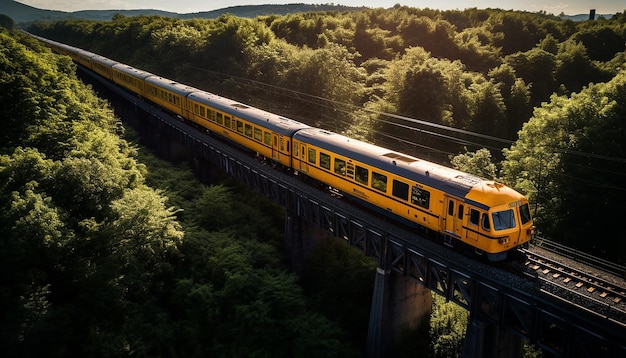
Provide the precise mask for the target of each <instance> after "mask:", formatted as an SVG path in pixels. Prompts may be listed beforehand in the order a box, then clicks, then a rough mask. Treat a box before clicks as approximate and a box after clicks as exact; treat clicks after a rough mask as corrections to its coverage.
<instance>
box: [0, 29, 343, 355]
mask: <svg viewBox="0 0 626 358" xmlns="http://www.w3.org/2000/svg"><path fill="white" fill-rule="evenodd" d="M0 31H1V30H0ZM0 42H2V43H3V44H4V45H6V46H5V47H3V50H4V48H7V50H8V51H3V52H2V55H3V56H2V57H0V60H1V62H0V65H1V66H3V67H4V68H7V67H8V66H11V68H12V71H9V72H6V73H4V72H3V75H2V78H1V79H2V82H1V83H2V85H3V92H2V103H3V107H2V112H1V113H2V116H1V117H0V118H2V122H3V127H4V128H7V130H9V131H11V133H15V134H17V133H19V135H16V136H14V137H10V138H9V137H7V138H6V141H5V142H3V143H4V146H3V147H2V148H1V150H2V154H0V178H1V181H0V183H1V184H0V208H1V210H0V238H1V240H2V245H0V259H1V260H2V261H1V264H0V266H1V269H0V276H1V279H2V282H3V285H2V288H0V300H1V302H2V303H3V304H2V307H1V308H0V314H1V315H2V317H3V320H2V322H1V323H0V344H1V345H2V346H3V348H4V353H5V355H7V356H11V357H13V356H14V357H18V356H19V357H29V356H51V357H55V356H150V357H154V356H167V357H171V356H207V355H210V356H224V357H226V356H232V355H233V354H234V355H238V356H268V357H269V356H275V355H279V356H308V355H312V356H321V355H324V356H333V354H334V355H336V356H351V355H352V356H354V355H355V354H354V352H355V350H354V349H353V348H351V345H350V343H349V342H346V339H345V334H344V333H343V331H342V329H341V328H340V327H339V326H338V325H337V324H336V323H334V322H332V321H330V320H329V319H327V318H325V317H324V316H323V315H321V314H319V313H316V312H315V311H312V310H310V309H309V308H308V303H307V301H306V298H305V296H304V294H303V291H302V289H301V288H300V287H299V285H298V280H297V278H296V276H295V275H294V274H291V273H288V272H287V271H286V270H285V269H284V268H283V267H282V265H281V262H282V261H281V255H280V254H279V251H278V250H279V249H280V242H281V241H280V239H281V234H280V229H276V227H280V226H279V225H278V224H277V223H278V222H280V221H281V219H280V213H281V210H277V209H276V208H275V207H270V204H268V203H265V202H263V201H261V200H259V199H258V198H255V197H254V196H253V195H251V194H249V193H244V194H242V195H241V196H242V197H241V198H240V197H239V195H240V194H239V192H240V191H241V190H242V189H243V188H241V187H231V188H226V187H224V186H212V187H204V186H202V185H201V184H199V183H197V182H196V181H195V179H193V176H192V174H191V173H190V172H189V171H188V170H186V171H185V174H183V173H181V171H180V170H172V169H159V167H158V166H156V165H154V163H157V164H161V165H163V163H160V162H158V161H156V160H147V161H149V162H150V163H151V164H150V166H149V167H146V166H145V165H143V164H139V163H138V161H137V156H138V153H139V152H138V150H137V148H135V147H133V146H132V145H130V144H129V143H128V142H126V141H124V140H122V139H121V138H119V136H118V135H117V134H119V133H125V132H123V131H120V130H119V129H120V126H119V125H118V124H117V122H116V119H115V118H114V116H113V113H112V111H111V109H110V108H109V106H108V105H107V104H106V103H104V102H103V101H102V100H99V99H97V97H96V96H95V94H94V93H93V91H92V90H91V89H90V88H88V87H86V86H85V85H83V84H82V83H81V82H80V81H78V80H77V78H76V77H75V75H74V73H73V67H72V66H71V65H70V64H69V62H68V61H67V60H68V59H67V58H64V57H59V56H55V55H52V54H51V53H50V52H49V51H48V50H45V49H43V48H42V47H41V46H39V45H38V44H37V43H36V42H32V41H31V40H30V38H29V37H27V36H26V35H22V34H11V35H10V34H8V33H7V32H0ZM9 84H10V85H9ZM20 96H22V97H20ZM23 96H27V97H26V98H23ZM8 99H20V100H21V101H15V102H17V103H18V104H20V105H21V107H20V108H19V109H20V111H14V112H6V111H10V110H13V109H14V108H15V107H14V106H12V104H11V102H10V101H9V100H8ZM146 158H147V157H145V156H144V155H142V160H144V159H146ZM155 174H160V175H161V177H160V179H156V178H155V177H154V175H155ZM174 180H176V181H174ZM146 183H152V185H154V186H156V187H160V189H152V188H151V187H149V186H148V185H147V184H146ZM166 194H167V196H168V197H170V198H171V202H174V203H176V204H175V206H168V205H167V203H168V202H169V200H168V197H166V196H165V195H166ZM259 202H260V203H259ZM251 203H256V204H255V205H256V207H254V208H253V207H252V204H251ZM177 207H179V208H180V209H177ZM207 209H211V210H215V211H219V212H220V213H222V216H218V219H217V220H216V219H215V212H213V213H212V217H209V216H207V215H206V213H207V212H206V210H207ZM181 210H182V211H181ZM272 213H276V214H277V215H272ZM224 215H227V216H228V220H220V218H224ZM277 216H278V217H277ZM242 221H245V222H246V223H245V224H244V225H242V224H241V222H242Z"/></svg>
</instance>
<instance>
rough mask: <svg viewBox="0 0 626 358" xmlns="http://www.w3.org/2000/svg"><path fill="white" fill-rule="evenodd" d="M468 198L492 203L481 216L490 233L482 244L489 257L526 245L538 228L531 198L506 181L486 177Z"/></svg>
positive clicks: (495, 258)
mask: <svg viewBox="0 0 626 358" xmlns="http://www.w3.org/2000/svg"><path fill="white" fill-rule="evenodd" d="M467 198H468V199H471V200H474V201H476V202H479V203H482V204H485V205H486V206H487V207H489V210H488V212H487V213H486V215H483V218H482V219H481V229H483V230H485V231H486V232H487V233H488V235H487V236H486V238H485V240H482V242H481V243H480V244H479V246H480V249H481V250H482V251H484V252H485V253H486V254H487V257H488V258H489V260H490V261H501V260H504V259H506V257H507V254H508V252H509V251H511V250H513V249H514V248H516V247H518V246H521V245H527V244H528V242H529V241H530V240H531V238H532V236H533V235H534V233H535V232H534V231H535V228H534V226H533V220H532V217H531V215H530V205H529V203H528V199H526V197H525V196H523V195H522V194H520V193H518V192H517V191H515V190H513V189H511V188H509V187H507V186H506V185H504V184H501V183H497V182H493V181H484V182H482V183H481V184H478V185H476V186H474V187H473V188H472V189H471V190H470V192H469V193H468V195H467Z"/></svg>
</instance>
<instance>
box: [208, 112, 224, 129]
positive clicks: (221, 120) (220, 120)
mask: <svg viewBox="0 0 626 358" xmlns="http://www.w3.org/2000/svg"><path fill="white" fill-rule="evenodd" d="M207 114H208V115H209V118H212V119H213V120H214V121H216V122H217V124H219V125H220V126H222V125H224V118H223V117H222V116H216V115H215V111H212V110H210V109H207Z"/></svg>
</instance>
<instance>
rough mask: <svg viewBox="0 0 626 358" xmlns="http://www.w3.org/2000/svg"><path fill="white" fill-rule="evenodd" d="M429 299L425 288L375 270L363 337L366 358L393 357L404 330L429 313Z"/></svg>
mask: <svg viewBox="0 0 626 358" xmlns="http://www.w3.org/2000/svg"><path fill="white" fill-rule="evenodd" d="M431 305H432V296H431V292H430V290H429V289H428V288H426V286H424V285H421V284H419V283H417V281H415V280H413V279H411V278H409V277H405V276H402V275H400V274H398V273H396V272H392V271H390V270H385V269H383V268H380V267H378V268H377V269H376V279H375V282H374V292H373V294H372V306H371V309H370V321H369V327H368V333H367V351H366V354H367V357H368V358H378V357H389V356H393V346H394V345H395V343H397V339H398V337H399V336H400V333H401V332H402V330H404V329H413V328H416V327H417V326H418V325H419V324H420V322H421V321H422V319H423V318H424V317H425V316H427V315H429V314H430V313H431V309H432V308H431Z"/></svg>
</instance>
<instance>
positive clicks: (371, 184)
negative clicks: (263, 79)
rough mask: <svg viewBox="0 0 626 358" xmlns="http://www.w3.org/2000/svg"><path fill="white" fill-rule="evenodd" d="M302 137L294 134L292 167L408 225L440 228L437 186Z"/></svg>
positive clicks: (440, 203) (441, 199)
mask: <svg viewBox="0 0 626 358" xmlns="http://www.w3.org/2000/svg"><path fill="white" fill-rule="evenodd" d="M305 137H306V135H303V134H302V133H298V135H297V136H296V138H294V167H295V169H296V170H298V171H300V172H302V173H304V174H306V175H308V176H310V177H311V178H314V179H316V180H318V181H320V182H322V183H324V184H327V185H329V186H332V187H334V188H336V189H338V190H340V191H342V192H343V193H345V194H347V195H349V196H351V197H353V198H354V199H357V200H358V201H361V202H364V203H367V204H369V205H372V206H374V207H377V208H380V209H381V210H380V211H382V212H384V213H386V214H388V215H389V214H393V215H395V216H399V217H401V218H403V219H404V221H405V223H410V224H411V225H412V226H417V225H419V226H422V227H426V228H428V229H431V230H436V231H440V227H441V213H442V211H443V202H444V193H443V192H442V191H441V190H438V189H435V188H433V187H430V186H428V185H425V184H424V183H419V182H416V181H414V180H409V179H407V178H405V177H402V176H399V175H397V174H395V173H392V172H390V171H389V170H388V169H386V168H383V167H381V166H378V165H376V166H375V165H372V164H370V162H369V161H367V160H358V159H357V158H355V157H353V156H349V155H341V154H337V153H336V152H335V151H334V150H332V149H331V148H329V147H328V146H318V145H316V144H314V142H313V141H308V140H306V139H305ZM364 150H366V151H375V150H377V149H375V148H371V149H370V148H364ZM380 154H381V153H375V155H380ZM388 165H389V166H393V165H394V164H393V161H392V160H389V163H388Z"/></svg>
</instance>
